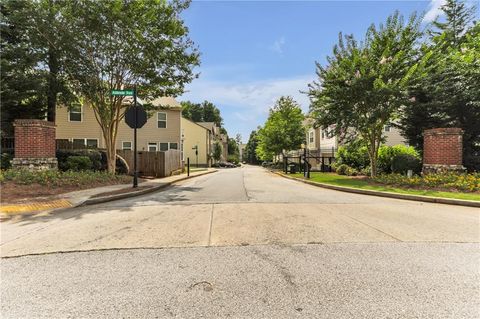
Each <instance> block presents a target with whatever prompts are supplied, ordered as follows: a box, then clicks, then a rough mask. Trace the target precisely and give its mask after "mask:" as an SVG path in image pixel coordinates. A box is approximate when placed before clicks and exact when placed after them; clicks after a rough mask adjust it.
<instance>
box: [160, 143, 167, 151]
mask: <svg viewBox="0 0 480 319" xmlns="http://www.w3.org/2000/svg"><path fill="white" fill-rule="evenodd" d="M160 151H161V152H165V151H168V143H160Z"/></svg>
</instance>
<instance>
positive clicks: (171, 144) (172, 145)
mask: <svg viewBox="0 0 480 319" xmlns="http://www.w3.org/2000/svg"><path fill="white" fill-rule="evenodd" d="M169 149H170V150H178V143H170V147H169Z"/></svg>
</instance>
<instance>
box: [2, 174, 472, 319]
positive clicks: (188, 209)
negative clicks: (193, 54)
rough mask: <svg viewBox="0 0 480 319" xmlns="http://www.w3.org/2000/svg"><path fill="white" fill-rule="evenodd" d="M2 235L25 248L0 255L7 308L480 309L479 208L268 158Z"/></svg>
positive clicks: (447, 314) (16, 225)
mask: <svg viewBox="0 0 480 319" xmlns="http://www.w3.org/2000/svg"><path fill="white" fill-rule="evenodd" d="M1 231H2V233H1V246H0V248H1V255H2V256H3V257H12V256H16V257H14V258H7V259H5V258H4V259H2V260H1V266H2V288H1V289H2V303H1V304H2V305H1V307H2V308H1V309H2V314H5V317H22V316H23V317H32V316H33V317H36V316H37V317H38V316H45V317H65V316H73V317H112V316H113V317H119V316H123V317H155V316H156V317H169V316H177V317H186V318H191V317H199V316H203V317H227V316H230V317H293V316H303V317H332V318H351V317H360V318H371V317H376V318H431V317H435V318H477V317H478V313H479V311H480V306H479V301H478V298H476V297H478V296H479V295H480V284H479V282H480V272H479V269H480V268H479V267H480V249H479V248H480V245H479V242H480V211H479V210H478V209H475V208H469V207H458V206H449V205H442V204H430V203H421V202H411V201H403V200H395V199H388V198H382V197H374V196H365V195H359V194H349V193H343V192H338V191H333V190H327V189H322V188H317V187H314V186H310V185H306V184H303V183H298V182H295V181H292V180H287V179H284V178H282V177H280V176H277V175H274V174H271V173H269V172H268V171H266V170H264V169H262V168H259V167H252V166H245V167H242V168H236V169H225V170H220V171H219V172H218V173H215V174H211V175H206V176H202V177H198V178H195V179H192V180H188V181H185V182H180V183H178V184H176V185H174V186H172V187H170V188H168V189H166V190H164V191H162V192H158V193H153V194H149V195H147V196H143V197H137V198H132V199H128V200H122V201H116V202H111V203H108V204H102V205H96V206H88V207H82V208H75V209H67V210H65V211H63V212H59V213H56V214H53V215H51V216H37V217H30V218H25V219H20V220H12V221H8V222H4V223H2V225H1ZM205 247H208V248H205ZM166 248H168V249H166ZM64 252H70V253H68V254H65V253H64ZM32 254H33V255H32ZM21 256H23V257H21Z"/></svg>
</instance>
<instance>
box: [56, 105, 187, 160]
mask: <svg viewBox="0 0 480 319" xmlns="http://www.w3.org/2000/svg"><path fill="white" fill-rule="evenodd" d="M152 104H153V105H155V106H157V107H158V108H159V109H158V110H156V111H152V112H150V114H149V115H150V116H149V118H148V120H147V123H146V124H145V125H144V126H143V127H142V128H140V129H138V130H137V143H138V144H137V149H138V150H139V151H142V150H143V151H166V150H169V149H180V142H181V106H180V104H179V103H178V102H177V101H176V100H175V99H173V98H169V97H166V98H160V99H156V100H154V101H152ZM55 124H56V126H57V128H56V139H57V140H63V141H70V142H72V143H73V145H74V146H75V145H85V146H89V147H98V148H105V142H104V139H103V135H102V130H101V129H100V125H99V124H98V123H97V121H96V119H95V113H94V111H93V109H92V108H91V107H89V106H88V105H83V106H81V107H80V106H78V107H77V108H73V109H71V110H68V108H66V107H59V108H58V109H57V114H56V123H55ZM117 149H119V150H121V149H128V150H129V149H133V129H131V128H130V127H129V126H128V125H127V124H126V123H125V120H122V121H121V123H120V124H119V128H118V133H117Z"/></svg>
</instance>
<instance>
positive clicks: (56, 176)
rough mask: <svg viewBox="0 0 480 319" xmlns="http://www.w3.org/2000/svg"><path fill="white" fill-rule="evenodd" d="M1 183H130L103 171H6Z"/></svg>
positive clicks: (55, 184)
mask: <svg viewBox="0 0 480 319" xmlns="http://www.w3.org/2000/svg"><path fill="white" fill-rule="evenodd" d="M2 176H3V182H7V181H10V182H13V183H15V184H24V185H29V184H40V185H45V186H50V187H62V186H69V185H76V186H78V185H91V184H96V183H105V182H109V183H111V182H114V183H126V182H130V179H131V178H130V177H129V176H126V175H114V174H110V173H107V172H103V171H78V172H77V171H66V172H62V171H58V170H44V171H29V170H27V169H8V170H5V171H3V172H2Z"/></svg>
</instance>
